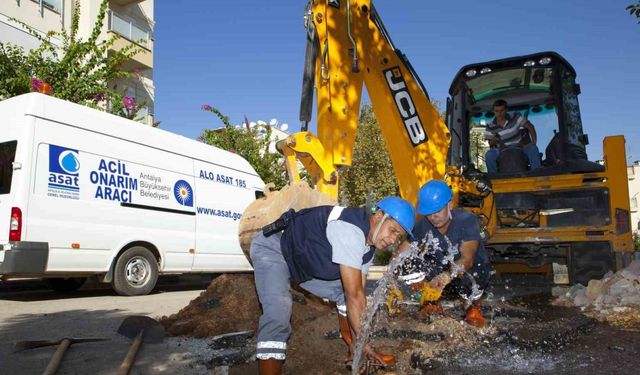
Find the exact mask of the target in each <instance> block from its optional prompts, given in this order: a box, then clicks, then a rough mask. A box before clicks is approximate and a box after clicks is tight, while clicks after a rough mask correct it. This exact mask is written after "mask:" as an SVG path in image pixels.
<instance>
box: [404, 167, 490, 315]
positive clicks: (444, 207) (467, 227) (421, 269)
mask: <svg viewBox="0 0 640 375" xmlns="http://www.w3.org/2000/svg"><path fill="white" fill-rule="evenodd" d="M452 198H453V192H452V191H451V188H449V186H448V185H447V184H446V183H445V182H443V181H439V180H433V181H430V182H428V183H426V184H425V185H423V186H422V188H421V189H420V191H419V192H418V206H417V211H418V214H419V215H424V216H423V217H422V218H419V219H418V221H417V222H416V225H415V228H414V230H413V234H414V238H415V239H416V240H417V241H421V240H422V239H424V238H426V236H427V233H428V232H430V231H431V232H432V233H433V236H434V238H436V239H438V240H439V241H438V244H439V246H437V247H435V246H434V247H429V246H427V247H426V248H425V249H423V252H422V253H421V254H420V255H421V256H420V257H419V258H417V259H413V260H411V259H410V260H408V261H405V263H404V264H403V266H402V267H401V269H400V271H399V273H400V275H399V279H400V280H402V281H404V282H405V283H406V284H408V285H409V286H410V287H411V288H412V289H413V290H414V291H418V290H424V291H425V292H426V290H425V289H424V287H425V283H427V284H428V286H430V287H431V288H434V289H436V290H437V291H439V292H441V291H442V290H443V289H444V288H445V287H446V286H448V285H449V288H451V289H453V291H454V292H455V293H457V294H458V295H460V296H461V297H463V298H464V299H465V300H467V301H468V302H472V304H471V306H470V307H469V308H468V309H467V311H466V321H467V322H468V323H469V324H471V325H474V326H476V327H482V326H484V325H485V320H484V317H483V316H482V312H481V310H480V308H479V299H480V297H481V296H482V293H483V292H484V290H485V289H486V288H487V286H488V285H489V281H490V278H491V263H490V260H489V256H488V254H487V251H486V250H485V248H484V245H483V244H482V238H481V237H480V227H479V225H478V220H477V218H476V216H475V215H474V214H472V213H471V212H468V211H465V210H463V209H457V208H456V209H454V208H452V202H451V199H452ZM447 239H448V241H450V242H451V244H452V245H453V246H457V247H458V252H457V253H455V252H454V254H453V257H452V258H453V259H451V254H450V253H449V249H448V242H447ZM401 248H403V249H406V248H408V243H405V244H403V246H402V247H401ZM447 257H449V259H450V260H452V262H449V261H447ZM471 277H473V279H472V278H471ZM474 284H475V288H474ZM423 293H424V292H423ZM436 297H437V298H439V293H436ZM431 311H434V312H438V313H441V314H443V310H442V307H441V306H440V305H439V303H438V302H435V303H431V304H427V305H426V306H425V307H424V308H423V312H424V313H428V312H431Z"/></svg>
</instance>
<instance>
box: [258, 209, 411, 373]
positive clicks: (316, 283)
mask: <svg viewBox="0 0 640 375" xmlns="http://www.w3.org/2000/svg"><path fill="white" fill-rule="evenodd" d="M376 207H377V211H376V212H375V213H374V214H372V215H371V214H370V213H369V212H368V211H367V209H365V208H344V207H339V206H318V207H313V208H308V209H303V210H300V211H298V212H295V211H293V210H289V211H288V212H286V213H284V214H283V215H282V216H281V217H280V218H279V219H278V220H276V221H275V222H274V223H272V224H270V225H267V226H265V227H264V228H263V231H262V233H259V234H258V235H257V236H256V237H255V238H254V239H253V241H252V242H251V250H250V256H251V261H252V263H253V268H254V275H255V282H256V289H257V291H258V298H259V299H260V304H261V305H262V316H261V317H260V323H259V327H258V340H257V341H258V342H257V351H256V353H257V354H256V357H257V358H258V362H259V370H260V374H262V375H268V374H281V373H282V368H283V362H284V359H285V352H286V348H287V340H288V339H289V336H290V334H291V324H290V320H291V304H292V297H291V292H290V290H289V287H290V283H294V284H297V285H298V286H300V287H301V288H303V289H305V290H306V291H308V292H310V293H311V294H314V295H316V296H318V297H321V298H326V299H329V300H330V301H333V302H335V303H336V307H337V310H338V320H339V325H340V334H341V335H342V338H343V340H344V341H345V343H346V344H347V345H348V346H349V357H348V358H347V361H350V360H351V359H352V356H353V350H354V345H355V343H356V338H357V336H358V334H359V333H360V318H361V316H362V315H363V312H364V310H365V306H366V298H365V291H364V285H365V283H366V275H367V271H368V269H369V265H370V264H371V261H372V260H373V256H374V252H375V250H376V249H379V250H386V249H388V248H389V247H390V246H392V245H397V244H399V243H400V242H402V241H404V239H405V238H406V237H407V236H411V235H412V232H411V231H412V229H413V225H414V223H415V210H414V208H413V205H411V204H410V203H409V202H407V201H405V200H404V199H401V198H398V197H386V198H384V199H382V200H380V201H379V202H378V203H377V205H376ZM363 354H365V355H366V356H367V357H368V358H369V360H371V361H374V362H377V363H379V364H380V365H382V366H386V365H388V364H392V363H394V362H395V358H394V357H393V356H392V355H384V354H381V353H378V352H376V351H375V350H374V349H373V348H372V347H370V346H369V345H367V346H366V347H365V348H364V352H363ZM347 361H346V362H347Z"/></svg>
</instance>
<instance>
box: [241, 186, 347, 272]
mask: <svg viewBox="0 0 640 375" xmlns="http://www.w3.org/2000/svg"><path fill="white" fill-rule="evenodd" d="M272 187H273V184H272V183H269V184H267V185H266V186H265V190H264V195H265V196H264V197H262V198H260V199H257V200H255V201H254V202H253V203H251V204H250V205H249V206H248V207H247V208H246V209H245V210H244V213H243V214H242V218H241V219H240V224H239V225H238V236H239V237H240V247H241V248H242V252H244V255H245V256H246V257H247V259H248V260H249V263H251V259H250V257H249V248H250V246H251V240H253V237H254V236H255V235H256V234H258V232H259V231H261V230H262V227H264V226H265V225H267V224H271V223H273V222H274V221H275V220H276V219H278V218H279V217H280V215H282V214H283V213H285V212H286V211H288V210H289V209H291V208H293V209H294V210H296V211H299V210H302V209H304V208H309V207H315V206H325V205H330V206H333V205H336V201H335V200H333V199H332V198H331V197H329V196H328V195H326V194H323V193H320V192H318V191H316V190H313V189H312V188H311V187H309V184H307V183H306V182H305V181H299V182H296V183H295V184H292V185H286V186H285V187H283V188H282V189H280V190H276V191H271V190H270V188H272Z"/></svg>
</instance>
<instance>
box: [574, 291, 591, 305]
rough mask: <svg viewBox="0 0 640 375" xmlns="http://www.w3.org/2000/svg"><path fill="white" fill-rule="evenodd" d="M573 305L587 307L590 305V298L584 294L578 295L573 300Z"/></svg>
mask: <svg viewBox="0 0 640 375" xmlns="http://www.w3.org/2000/svg"><path fill="white" fill-rule="evenodd" d="M573 304H574V305H576V306H587V305H589V304H591V298H589V297H587V295H586V294H578V295H576V296H575V297H574V298H573Z"/></svg>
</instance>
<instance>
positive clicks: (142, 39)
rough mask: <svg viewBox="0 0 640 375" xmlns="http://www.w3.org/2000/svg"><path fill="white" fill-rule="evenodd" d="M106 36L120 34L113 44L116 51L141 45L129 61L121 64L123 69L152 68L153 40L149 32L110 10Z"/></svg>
mask: <svg viewBox="0 0 640 375" xmlns="http://www.w3.org/2000/svg"><path fill="white" fill-rule="evenodd" d="M108 34H109V35H108V37H109V38H110V37H111V36H112V35H111V34H115V35H118V36H120V39H118V40H117V41H116V42H115V43H114V44H113V46H112V47H111V49H112V50H114V51H118V50H121V49H123V48H126V47H128V46H130V45H131V44H135V45H137V46H139V47H141V48H140V49H141V51H140V52H138V53H137V54H136V55H135V56H132V57H131V59H130V61H126V62H125V63H124V64H123V65H124V66H123V68H124V69H125V70H134V69H140V70H144V69H153V40H152V39H151V32H150V31H148V30H145V29H144V28H142V27H140V26H138V25H137V24H136V23H135V22H134V21H131V20H129V19H127V18H125V17H124V16H122V15H120V14H118V13H116V12H114V11H112V10H110V11H109V19H108Z"/></svg>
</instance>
